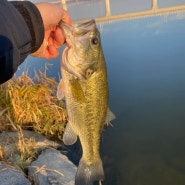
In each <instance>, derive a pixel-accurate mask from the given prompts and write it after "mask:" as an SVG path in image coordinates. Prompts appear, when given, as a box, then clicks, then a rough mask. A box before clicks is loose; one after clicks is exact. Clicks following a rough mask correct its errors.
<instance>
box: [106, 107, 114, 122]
mask: <svg viewBox="0 0 185 185" xmlns="http://www.w3.org/2000/svg"><path fill="white" fill-rule="evenodd" d="M114 119H116V116H115V114H114V113H113V112H112V111H111V110H110V109H109V108H108V109H107V116H106V119H105V124H107V123H109V122H110V121H112V120H114Z"/></svg>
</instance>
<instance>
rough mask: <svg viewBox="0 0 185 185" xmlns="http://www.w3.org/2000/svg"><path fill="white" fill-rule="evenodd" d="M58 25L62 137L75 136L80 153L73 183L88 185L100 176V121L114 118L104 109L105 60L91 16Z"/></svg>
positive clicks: (70, 138) (68, 141) (69, 139)
mask: <svg viewBox="0 0 185 185" xmlns="http://www.w3.org/2000/svg"><path fill="white" fill-rule="evenodd" d="M61 28H62V29H63V31H64V33H65V36H66V42H67V46H66V47H65V49H64V51H63V54H62V60H61V72H62V80H61V81H60V83H59V86H58V90H57V96H58V98H59V99H62V98H63V97H65V100H66V108H67V114H68V124H67V126H66V129H65V132H64V136H63V141H64V144H66V145H71V144H74V143H75V142H76V140H77V137H79V139H80V142H81V145H82V150H83V154H82V158H81V160H80V162H79V166H78V170H77V173H76V178H75V185H91V184H92V183H93V181H95V180H104V171H103V167H102V161H101V158H100V154H99V147H100V137H101V132H102V129H103V126H104V124H105V123H106V122H109V121H110V120H111V119H113V118H114V115H113V113H111V112H110V111H109V109H108V84H107V73H106V64H105V59H104V55H103V51H102V47H101V41H100V33H99V31H98V29H97V27H96V23H95V21H94V20H91V21H89V22H86V23H83V24H80V25H76V26H68V25H66V24H64V23H61Z"/></svg>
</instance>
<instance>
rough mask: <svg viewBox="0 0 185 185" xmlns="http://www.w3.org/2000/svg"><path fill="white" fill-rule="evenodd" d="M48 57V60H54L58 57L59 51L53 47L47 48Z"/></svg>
mask: <svg viewBox="0 0 185 185" xmlns="http://www.w3.org/2000/svg"><path fill="white" fill-rule="evenodd" d="M48 54H49V55H48V56H49V59H52V58H55V57H57V56H58V55H59V51H58V49H57V48H55V47H54V46H53V45H51V46H48Z"/></svg>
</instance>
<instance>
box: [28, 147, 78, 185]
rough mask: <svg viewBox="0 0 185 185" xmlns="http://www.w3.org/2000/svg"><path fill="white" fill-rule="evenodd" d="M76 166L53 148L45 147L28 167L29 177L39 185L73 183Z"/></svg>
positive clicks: (70, 184) (66, 184) (72, 184)
mask: <svg viewBox="0 0 185 185" xmlns="http://www.w3.org/2000/svg"><path fill="white" fill-rule="evenodd" d="M76 170H77V168H76V166H75V165H74V164H73V163H72V162H71V161H69V160H68V158H67V157H66V156H64V155H62V154H61V153H60V152H59V151H57V150H55V149H45V150H44V151H43V152H42V153H41V154H40V155H39V157H38V159H37V160H36V161H34V162H32V163H31V165H30V167H28V175H29V178H30V179H32V180H33V182H34V184H40V185H74V179H75V174H76Z"/></svg>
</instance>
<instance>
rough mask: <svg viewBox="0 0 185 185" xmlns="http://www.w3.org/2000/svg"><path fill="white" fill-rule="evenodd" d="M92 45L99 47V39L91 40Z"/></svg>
mask: <svg viewBox="0 0 185 185" xmlns="http://www.w3.org/2000/svg"><path fill="white" fill-rule="evenodd" d="M91 43H92V44H93V45H98V43H99V40H98V38H97V37H93V38H92V39H91Z"/></svg>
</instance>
